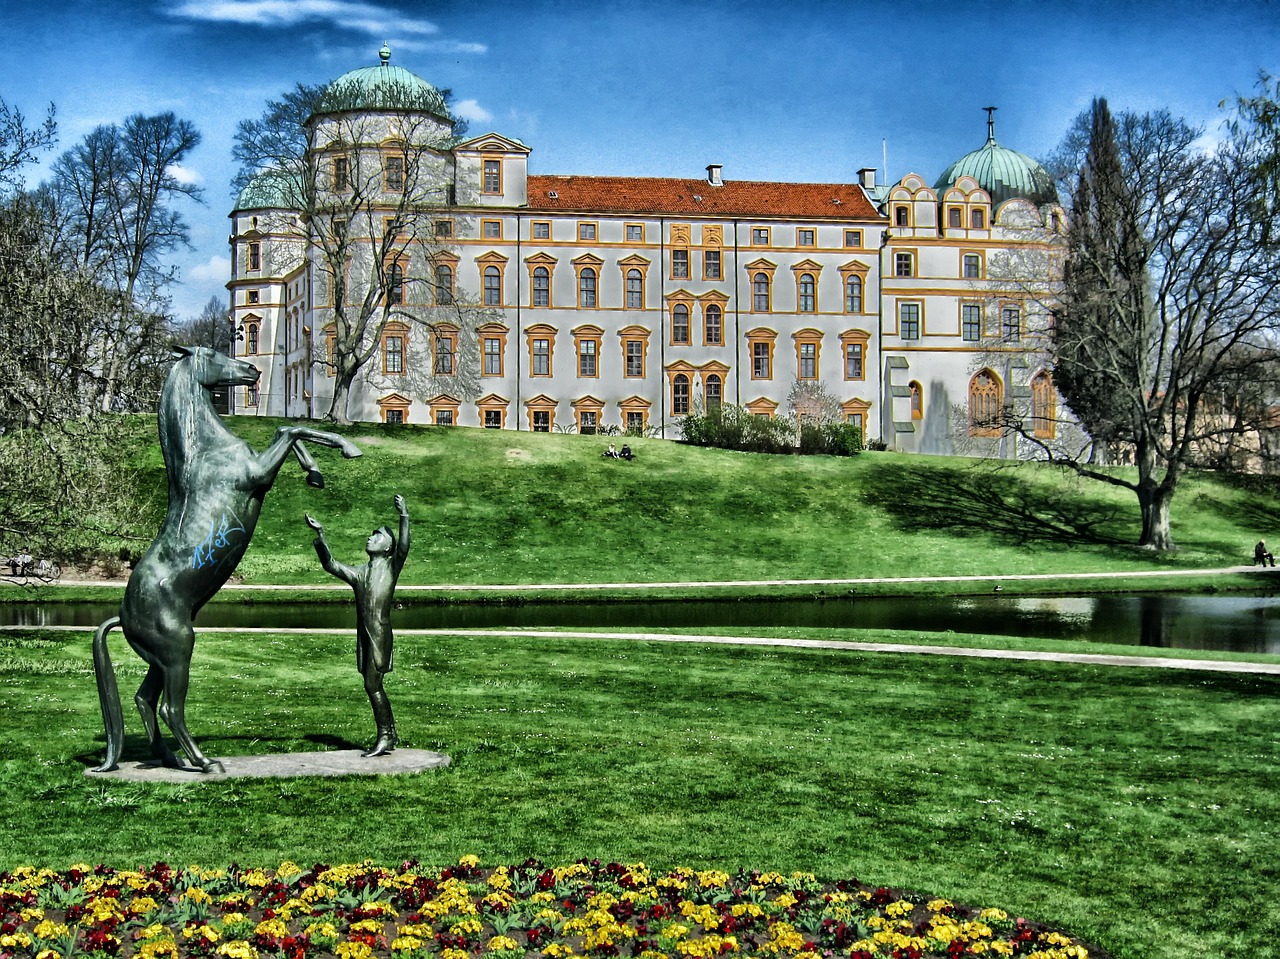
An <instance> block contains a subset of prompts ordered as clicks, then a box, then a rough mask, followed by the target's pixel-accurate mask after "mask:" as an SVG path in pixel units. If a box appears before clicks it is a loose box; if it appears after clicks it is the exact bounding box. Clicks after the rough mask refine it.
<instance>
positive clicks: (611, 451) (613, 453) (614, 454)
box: [600, 443, 619, 460]
mask: <svg viewBox="0 0 1280 959" xmlns="http://www.w3.org/2000/svg"><path fill="white" fill-rule="evenodd" d="M600 455H601V456H603V457H604V458H605V459H611V460H616V459H619V456H618V447H616V446H614V445H613V444H612V443H610V444H609V448H608V449H607V450H605V451H604V452H603V453H601V454H600Z"/></svg>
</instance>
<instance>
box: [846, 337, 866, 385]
mask: <svg viewBox="0 0 1280 959" xmlns="http://www.w3.org/2000/svg"><path fill="white" fill-rule="evenodd" d="M844 378H845V379H846V380H860V379H862V344H861V343H846V344H845V345H844Z"/></svg>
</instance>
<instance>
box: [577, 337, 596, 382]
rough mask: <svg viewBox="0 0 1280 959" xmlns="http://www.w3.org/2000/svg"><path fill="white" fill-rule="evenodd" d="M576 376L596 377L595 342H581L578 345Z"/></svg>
mask: <svg viewBox="0 0 1280 959" xmlns="http://www.w3.org/2000/svg"><path fill="white" fill-rule="evenodd" d="M578 375H579V376H595V375H596V341H595V340H583V341H582V342H580V343H579V344H578Z"/></svg>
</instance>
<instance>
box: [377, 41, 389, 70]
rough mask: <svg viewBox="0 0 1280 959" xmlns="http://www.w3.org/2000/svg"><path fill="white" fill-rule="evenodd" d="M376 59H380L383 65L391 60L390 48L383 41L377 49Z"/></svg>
mask: <svg viewBox="0 0 1280 959" xmlns="http://www.w3.org/2000/svg"><path fill="white" fill-rule="evenodd" d="M378 59H379V60H381V61H382V65H383V66H384V67H385V66H386V65H387V63H388V62H389V61H390V60H391V48H390V47H389V46H387V45H386V44H385V43H384V44H383V45H382V49H381V50H379V51H378Z"/></svg>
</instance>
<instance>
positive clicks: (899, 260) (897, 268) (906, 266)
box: [893, 253, 915, 276]
mask: <svg viewBox="0 0 1280 959" xmlns="http://www.w3.org/2000/svg"><path fill="white" fill-rule="evenodd" d="M893 275H894V276H914V275H915V257H914V256H912V255H911V254H910V253H895V254H894V255H893Z"/></svg>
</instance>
